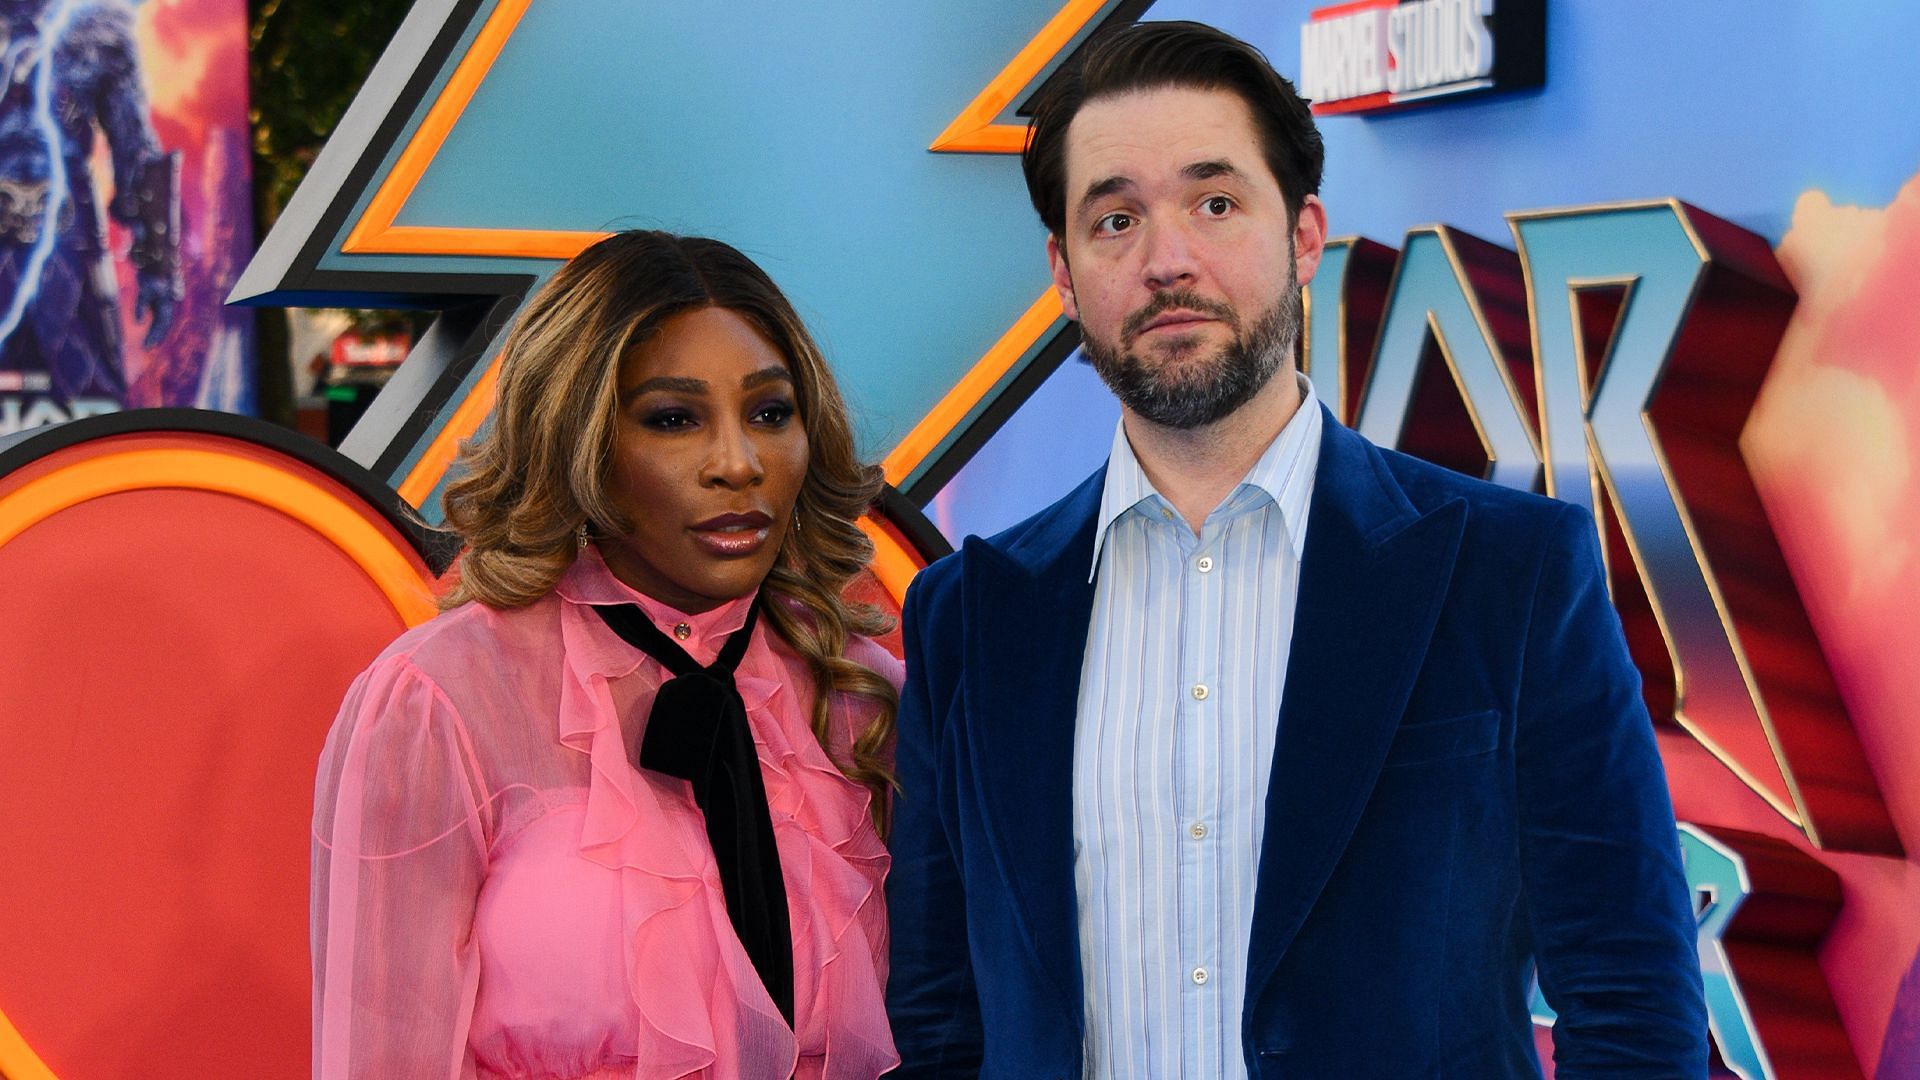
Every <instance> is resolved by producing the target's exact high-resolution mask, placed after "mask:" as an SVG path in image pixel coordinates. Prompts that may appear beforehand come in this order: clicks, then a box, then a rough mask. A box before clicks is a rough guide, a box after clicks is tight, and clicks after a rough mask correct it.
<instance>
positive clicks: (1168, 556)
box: [1073, 376, 1321, 1080]
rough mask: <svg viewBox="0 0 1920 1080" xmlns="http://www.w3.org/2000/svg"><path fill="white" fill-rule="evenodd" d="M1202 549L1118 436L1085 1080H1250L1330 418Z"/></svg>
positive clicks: (1092, 777)
mask: <svg viewBox="0 0 1920 1080" xmlns="http://www.w3.org/2000/svg"><path fill="white" fill-rule="evenodd" d="M1300 390H1301V397H1302V399H1303V400H1302V402H1301V405H1300V410H1299V412H1297V413H1296V414H1295V415H1294V416H1293V418H1292V419H1291V420H1289V421H1288V423H1287V425H1286V427H1285V428H1283V429H1282V430H1281V432H1280V434H1279V436H1278V437H1277V438H1275V439H1274V441H1273V443H1272V445H1270V446H1269V447H1268V448H1267V450H1266V452H1265V453H1263V454H1262V455H1261V457H1260V460H1259V461H1258V462H1257V463H1255V465H1254V466H1253V468H1252V470H1250V471H1249V472H1248V473H1247V475H1246V478H1245V479H1244V480H1242V481H1241V482H1240V484H1239V485H1238V486H1237V487H1236V488H1235V489H1234V490H1233V492H1232V493H1231V494H1229V495H1228V496H1227V498H1226V499H1225V500H1224V501H1223V502H1222V503H1221V504H1220V505H1219V506H1218V507H1216V508H1215V509H1214V510H1213V512H1212V513H1210V514H1208V515H1207V519H1206V522H1205V523H1204V524H1203V525H1202V526H1201V529H1200V533H1199V535H1197V536H1196V535H1194V532H1193V530H1192V529H1191V528H1189V527H1188V526H1187V524H1186V522H1185V521H1184V520H1182V519H1181V517H1180V515H1179V513H1178V512H1176V511H1175V510H1174V509H1173V506H1172V504H1171V503H1169V502H1168V501H1167V500H1166V499H1165V498H1163V497H1162V496H1161V495H1160V494H1159V493H1158V492H1156V491H1155V490H1154V489H1153V485H1152V483H1151V482H1149V481H1148V479H1147V476H1146V473H1145V472H1143V471H1142V470H1141V468H1140V463H1139V461H1138V460H1137V459H1136V458H1135V457H1134V455H1133V447H1132V446H1131V445H1130V444H1129V443H1128V441H1127V436H1126V429H1125V427H1124V426H1122V427H1121V429H1120V430H1119V431H1118V432H1116V433H1115V435H1114V438H1113V452H1112V455H1111V456H1110V457H1109V459H1108V461H1107V480H1106V487H1105V490H1104V492H1103V493H1102V495H1101V498H1100V519H1099V528H1098V529H1097V531H1096V532H1095V540H1094V557H1093V568H1094V574H1095V575H1096V577H1097V584H1096V585H1095V586H1094V599H1093V620H1092V623H1091V624H1090V626H1089V633H1088V637H1087V654H1086V659H1085V661H1084V666H1083V667H1082V669H1081V673H1080V703H1079V712H1078V716H1077V719H1076V726H1075V731H1074V746H1073V839H1074V867H1073V869H1074V885H1075V891H1076V892H1077V894H1078V899H1079V916H1080V965H1081V972H1082V973H1083V976H1084V986H1085V996H1084V1001H1083V1006H1084V1009H1085V1015H1086V1046H1085V1050H1086V1075H1087V1076H1088V1077H1099V1078H1106V1077H1116V1078H1118V1077H1186V1078H1188V1080H1198V1078H1207V1080H1212V1078H1214V1077H1244V1076H1246V1074H1247V1069H1246V1062H1245V1061H1244V1060H1242V1058H1241V1052H1240V1014H1241V1007H1242V998H1243V997H1244V996H1245V993H1246V962H1247V944H1248V939H1249V937H1250V934H1251V930H1252V924H1253V893H1254V882H1255V878H1256V872H1257V870H1258V867H1259V859H1260V839H1261V833H1262V831H1263V829H1262V827H1263V826H1264V825H1265V815H1264V810H1265V807H1266V799H1267V782H1268V775H1269V773H1270V767H1271V765H1272V763H1273V746H1274V734H1275V727H1276V724H1277V721H1278V719H1279V715H1280V694H1281V690H1282V689H1283V684H1284V682H1285V679H1286V670H1287V654H1288V649H1289V646H1290V645H1291V643H1292V640H1293V613H1294V602H1295V600H1296V598H1297V597H1298V596H1299V591H1300V553H1301V552H1302V551H1303V550H1305V542H1306V530H1307V507H1308V504H1309V502H1310V500H1311V498H1312V495H1313V474H1314V468H1315V466H1316V465H1317V464H1318V463H1319V458H1320V427H1321V418H1320V406H1319V403H1318V402H1317V401H1316V400H1315V399H1314V395H1313V387H1312V384H1310V383H1309V382H1307V380H1306V378H1305V377H1304V376H1301V377H1300Z"/></svg>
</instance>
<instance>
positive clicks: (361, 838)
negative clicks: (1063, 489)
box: [313, 232, 900, 1078]
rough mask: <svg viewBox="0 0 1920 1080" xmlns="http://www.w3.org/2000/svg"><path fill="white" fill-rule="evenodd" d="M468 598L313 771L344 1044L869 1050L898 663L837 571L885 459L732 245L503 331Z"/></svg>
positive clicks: (385, 668) (748, 1069)
mask: <svg viewBox="0 0 1920 1080" xmlns="http://www.w3.org/2000/svg"><path fill="white" fill-rule="evenodd" d="M505 357H506V359H505V361H504V363H503V364H502V367H501V373H500V384H499V385H500V389H499V398H498V403H497V405H496V407H495V410H494V416H493V421H492V426H491V428H490V430H489V431H488V432H487V434H485V435H484V436H483V437H482V438H480V439H479V440H478V441H477V442H476V443H474V444H472V445H470V446H469V447H468V448H467V451H466V457H465V459H464V463H463V464H464V472H463V474H462V476H461V479H459V480H458V481H457V482H455V483H454V484H453V485H452V486H451V487H449V488H448V490H447V494H446V499H445V505H446V508H447V519H448V521H449V523H450V524H451V525H452V526H453V527H454V528H455V529H456V530H458V531H459V533H460V534H461V535H462V536H463V537H464V539H465V540H466V542H467V544H468V547H467V550H466V552H465V554H464V555H463V556H462V558H461V562H460V575H461V576H460V580H459V583H458V585H457V586H456V587H455V588H454V590H453V591H452V593H451V594H450V595H449V596H448V597H447V599H446V607H447V608H448V610H447V611H445V612H444V613H443V614H442V615H441V616H440V617H439V618H436V619H434V620H432V621H431V622H428V623H427V624H425V625H423V626H420V627H417V628H415V629H414V630H412V631H410V632H408V633H407V634H405V635H402V636H401V637H400V639H399V640H398V641H396V642H394V644H393V645H392V646H391V647H389V648H388V649H387V651H386V652H385V653H384V654H382V655H381V657H380V658H379V659H378V660H376V661H375V662H374V664H373V666H372V667H370V668H369V669H368V670H367V671H366V672H365V673H364V674H363V675H361V676H360V678H359V680H358V681H357V682H355V683H354V685H353V688H352V689H351V690H350V691H349V692H348V694H347V699H346V702H345V704H344V705H343V706H342V707H341V711H340V716H339V719H338V720H337V721H336V723H335V725H334V729H333V732H332V734H331V735H330V736H329V738H328V740H327V746H326V750H325V753H324V756H323V758H322V761H321V767H320V780H319V789H318V793H317V796H316V808H315V815H314V818H315V822H314V824H315V832H314V836H315V841H316V843H315V847H314V874H313V889H314V895H313V948H314V1062H315V1066H314V1071H315V1074H316V1075H318V1076H323V1077H328V1078H333V1077H350V1076H351V1077H360V1076H366V1077H383V1078H399V1077H416V1076H420V1077H426V1076H431V1077H513V1078H533V1077H541V1078H561V1077H568V1078H571V1077H594V1078H601V1077H609V1078H610V1077H623V1078H624V1077H681V1076H713V1077H735V1076H738V1077H745V1078H753V1077H786V1076H789V1075H798V1076H802V1077H813V1076H831V1077H862V1078H865V1077H872V1076H875V1075H877V1074H879V1073H880V1072H882V1071H884V1070H886V1069H888V1068H890V1067H892V1066H893V1065H894V1064H895V1063H896V1062H897V1061H898V1058H897V1057H896V1055H895V1054H894V1050H893V1042H892V1038H891V1036H890V1035H889V1033H888V1029H887V1022H886V1015H885V1009H884V1002H883V993H882V991H883V983H884V980H885V956H886V947H887V940H886V939H887V930H886V915H885V911H884V908H883V900H882V894H881V879H882V878H883V877H884V876H885V874H886V869H887V855H886V851H885V849H884V848H883V847H882V845H881V840H880V830H881V829H882V828H883V827H884V825H885V814H886V807H887V787H888V784H889V783H890V778H889V774H888V770H887V765H886V761H885V757H884V755H885V753H886V750H887V747H888V746H889V742H890V735H891V731H892V725H893V716H894V709H895V705H896V702H897V700H898V698H897V689H898V685H899V678H900V671H899V666H898V664H897V662H896V661H894V660H893V658H892V657H890V656H889V655H888V654H887V653H885V652H884V651H883V650H881V649H880V648H879V647H878V646H876V645H875V644H874V643H873V642H872V641H870V640H868V639H867V638H865V637H862V636H859V635H860V634H863V633H867V634H870V633H874V632H876V631H877V630H878V629H880V625H879V624H880V619H879V616H878V615H877V614H876V613H873V612H871V611H854V610H849V609H848V608H847V607H845V606H844V605H843V604H842V603H841V600H840V591H841V588H842V586H843V585H845V583H846V582H847V580H848V579H849V578H850V577H852V575H853V574H854V573H856V572H857V571H858V570H859V568H860V567H861V566H863V565H864V563H865V562H866V560H867V559H868V558H869V557H870V555H871V547H870V545H869V544H868V542H867V540H866V539H865V537H864V536H863V535H862V534H861V532H860V531H859V529H858V528H856V527H855V525H854V519H855V518H856V517H857V516H858V515H859V514H860V513H861V512H862V511H863V510H864V509H865V507H866V506H867V504H868V503H869V502H870V501H871V499H872V498H873V497H874V495H875V494H876V489H877V487H878V485H879V479H878V477H877V472H878V470H876V469H872V468H868V467H863V466H861V465H860V464H859V462H858V460H857V459H856V458H855V456H854V450H853V440H852V436H851V433H850V431H849V428H848V422H847V417H846V408H845V405H844V404H843V403H842V401H841V398H840V395H839V392H838V391H837V390H836V389H835V387H834V383H833V379H832V377H831V375H830V374H829V372H828V370H827V367H826V364H825V362H824V361H823V359H822V358H821V355H820V352H819V350H818V349H817V348H816V347H815V345H814V343H813V341H812V340H811V339H810V338H809V337H808V335H807V332H806V330H805V328H803V327H802V326H801V324H800V320H799V318H798V317H797V316H796V315H795V314H794V312H793V308H792V307H791V305H789V304H788V302H787V300H786V299H785V297H783V296H782V295H781V294H780V292H779V290H778V289H777V288H776V287H775V286H774V284H773V283H772V281H770V280H769V279H768V278H767V276H766V275H765V274H764V273H763V272H762V271H761V270H760V269H759V268H758V267H757V266H755V265H754V264H753V263H752V262H750V261H749V260H747V259H746V258H745V257H744V256H742V255H741V254H740V253H739V252H737V251H735V250H733V249H732V248H730V247H728V246H726V245H725V244H722V243H719V242H717V241H713V240H700V239H683V238H679V237H674V236H669V235H666V234H664V233H656V232H632V233H623V234H620V235H617V236H613V237H610V238H608V239H606V240H603V241H601V242H600V243H598V244H595V245H594V246H593V247H591V248H589V249H587V250H586V251H585V252H583V253H581V254H580V255H579V256H578V257H576V258H575V259H573V260H572V261H571V262H569V263H568V264H567V265H566V266H565V267H563V268H562V269H561V270H560V271H559V272H558V273H557V274H555V275H554V277H553V278H552V280H550V281H549V282H548V283H547V284H546V285H545V286H544V287H543V288H541V290H540V291H539V293H538V295H536V296H535V297H534V299H533V300H532V302H531V303H529V304H528V306H527V308H526V310H525V311H524V312H523V314H522V315H521V317H520V322H519V324H518V325H517V326H516V327H515V329H514V331H513V333H512V334H511V336H510V337H509V338H508V340H507V343H506V347H505Z"/></svg>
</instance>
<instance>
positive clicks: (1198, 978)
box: [1193, 967, 1207, 986]
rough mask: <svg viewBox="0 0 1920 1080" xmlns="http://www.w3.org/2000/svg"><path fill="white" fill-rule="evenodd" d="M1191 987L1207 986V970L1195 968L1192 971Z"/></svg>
mask: <svg viewBox="0 0 1920 1080" xmlns="http://www.w3.org/2000/svg"><path fill="white" fill-rule="evenodd" d="M1193 985H1195V986H1205V985H1207V969H1206V968H1203V967H1197V968H1194V969H1193Z"/></svg>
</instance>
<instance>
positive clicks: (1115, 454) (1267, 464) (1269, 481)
mask: <svg viewBox="0 0 1920 1080" xmlns="http://www.w3.org/2000/svg"><path fill="white" fill-rule="evenodd" d="M1294 378H1295V379H1297V380H1299V386H1300V407H1299V408H1298V409H1296V410H1294V413H1293V416H1292V417H1290V418H1289V419H1288V420H1287V423H1286V426H1285V427H1282V428H1281V429H1280V434H1278V435H1276V436H1274V439H1273V441H1272V442H1271V443H1269V444H1267V448H1266V450H1265V451H1264V452H1262V453H1261V455H1260V459H1259V460H1258V461H1255V462H1254V463H1253V467H1252V468H1251V469H1248V470H1247V475H1246V476H1244V477H1242V478H1241V480H1240V483H1239V484H1238V485H1236V486H1235V487H1234V489H1233V491H1231V492H1229V493H1228V494H1227V497H1226V498H1225V499H1223V500H1222V501H1221V504H1220V505H1221V506H1227V505H1229V504H1231V503H1233V502H1234V500H1235V499H1238V498H1240V497H1241V496H1242V495H1243V494H1245V493H1247V492H1248V491H1249V490H1250V489H1251V490H1253V491H1257V492H1260V493H1262V494H1264V495H1266V496H1267V497H1268V498H1270V499H1272V500H1273V503H1274V505H1275V506H1277V507H1278V508H1279V510H1280V520H1281V523H1282V524H1284V525H1285V526H1286V529H1287V535H1288V538H1289V539H1290V540H1292V542H1293V550H1294V553H1295V557H1296V558H1297V557H1299V554H1300V553H1302V552H1304V551H1305V550H1306V540H1307V506H1308V504H1309V502H1310V498H1309V497H1310V496H1311V495H1312V492H1313V473H1314V470H1315V469H1316V468H1317V467H1318V466H1319V464H1320V427H1321V418H1320V401H1319V398H1317V397H1316V396H1315V395H1314V392H1313V382H1312V381H1311V380H1309V379H1308V378H1307V377H1306V376H1305V375H1302V374H1299V373H1297V372H1296V373H1295V374H1294ZM1156 507H1157V508H1158V510H1159V511H1165V512H1166V513H1171V512H1172V506H1171V504H1169V503H1168V502H1167V501H1166V498H1165V496H1162V495H1161V494H1160V493H1159V492H1158V491H1156V490H1155V489H1154V486H1153V481H1151V480H1149V479H1147V472H1146V470H1145V469H1144V468H1142V467H1141V465H1140V459H1139V458H1137V457H1135V456H1134V453H1133V444H1132V443H1131V442H1130V441H1128V439H1127V426H1126V423H1125V421H1122V422H1120V423H1118V424H1116V425H1115V426H1114V432H1113V449H1112V451H1111V452H1110V453H1109V454H1108V455H1107V480H1106V485H1105V486H1104V488H1103V489H1102V490H1101V493H1100V515H1099V517H1098V518H1097V519H1096V522H1097V524H1096V527H1095V529H1094V533H1093V565H1092V567H1091V568H1089V571H1088V576H1087V580H1089V581H1091V580H1093V575H1094V574H1095V573H1097V572H1098V571H1099V568H1100V552H1101V550H1102V549H1103V548H1104V547H1105V546H1106V542H1107V534H1108V533H1109V532H1110V531H1112V529H1113V523H1114V522H1116V521H1118V520H1119V519H1120V518H1122V517H1124V516H1125V515H1126V514H1127V513H1128V512H1129V511H1133V510H1138V511H1139V512H1140V513H1143V514H1153V513H1156V512H1157V511H1156ZM1215 509H1216V512H1217V511H1218V508H1217V507H1216V508H1215Z"/></svg>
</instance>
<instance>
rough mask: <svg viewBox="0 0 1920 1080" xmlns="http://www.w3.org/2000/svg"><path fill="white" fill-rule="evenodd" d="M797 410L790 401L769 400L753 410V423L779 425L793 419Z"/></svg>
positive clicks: (770, 425)
mask: <svg viewBox="0 0 1920 1080" xmlns="http://www.w3.org/2000/svg"><path fill="white" fill-rule="evenodd" d="M799 411H800V410H799V409H798V408H796V407H795V406H794V404H793V402H791V401H770V402H768V403H767V404H765V405H762V406H760V407H759V408H758V409H755V410H754V411H753V419H754V422H755V423H759V424H766V425H768V426H769V427H779V426H780V425H782V424H785V423H786V422H787V421H789V420H791V419H793V417H794V414H795V413H797V412H799Z"/></svg>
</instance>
